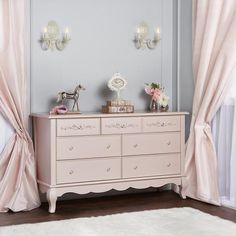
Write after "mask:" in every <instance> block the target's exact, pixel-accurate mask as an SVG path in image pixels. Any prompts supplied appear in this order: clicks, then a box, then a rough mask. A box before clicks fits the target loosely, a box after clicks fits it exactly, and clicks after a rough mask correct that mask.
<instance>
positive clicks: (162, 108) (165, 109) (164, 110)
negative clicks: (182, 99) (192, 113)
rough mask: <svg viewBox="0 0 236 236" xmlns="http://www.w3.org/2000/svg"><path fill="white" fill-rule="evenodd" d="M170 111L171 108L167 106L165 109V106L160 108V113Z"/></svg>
mask: <svg viewBox="0 0 236 236" xmlns="http://www.w3.org/2000/svg"><path fill="white" fill-rule="evenodd" d="M168 109H169V106H168V105H167V106H165V107H163V106H160V112H167V111H168Z"/></svg>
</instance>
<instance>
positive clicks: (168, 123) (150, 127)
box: [143, 116, 181, 132]
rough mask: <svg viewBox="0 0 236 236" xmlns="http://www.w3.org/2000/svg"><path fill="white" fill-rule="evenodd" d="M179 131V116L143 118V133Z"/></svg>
mask: <svg viewBox="0 0 236 236" xmlns="http://www.w3.org/2000/svg"><path fill="white" fill-rule="evenodd" d="M180 129H181V127H180V116H150V117H143V132H168V131H180Z"/></svg>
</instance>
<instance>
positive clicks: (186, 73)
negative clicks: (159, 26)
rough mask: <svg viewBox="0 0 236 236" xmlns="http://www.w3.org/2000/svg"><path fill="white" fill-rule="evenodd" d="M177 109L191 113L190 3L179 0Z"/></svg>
mask: <svg viewBox="0 0 236 236" xmlns="http://www.w3.org/2000/svg"><path fill="white" fill-rule="evenodd" d="M179 4H180V5H179V20H180V24H179V35H180V38H179V39H180V40H179V57H178V58H179V107H180V110H181V111H188V112H192V100H193V74H192V1H191V0H179ZM190 121H191V115H189V116H187V118H186V138H187V137H188V133H189V126H190Z"/></svg>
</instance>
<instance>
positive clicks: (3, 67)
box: [0, 0, 40, 212]
mask: <svg viewBox="0 0 236 236" xmlns="http://www.w3.org/2000/svg"><path fill="white" fill-rule="evenodd" d="M25 14H26V3H25V0H1V1H0V24H1V26H0V112H1V113H2V115H3V116H4V117H5V118H6V119H7V120H8V121H9V123H10V124H11V125H12V127H13V128H14V135H13V136H12V137H11V138H10V141H9V142H8V143H7V145H6V147H5V149H4V150H3V152H2V153H1V155H0V212H6V211H8V210H9V209H11V210H12V211H22V210H31V209H33V208H36V207H38V206H39V205H40V200H39V195H38V189H37V183H36V171H35V170H36V169H35V160H34V151H33V145H32V141H31V139H30V137H29V135H28V133H27V130H26V123H27V120H28V117H24V115H26V114H27V112H26V53H25V48H26V47H25V40H26V39H25V35H26V31H25V25H26V22H25Z"/></svg>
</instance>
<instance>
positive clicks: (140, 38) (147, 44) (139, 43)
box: [134, 22, 161, 49]
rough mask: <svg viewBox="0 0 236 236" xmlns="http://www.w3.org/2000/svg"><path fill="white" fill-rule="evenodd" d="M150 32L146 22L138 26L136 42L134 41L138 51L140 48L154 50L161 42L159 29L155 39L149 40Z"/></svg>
mask: <svg viewBox="0 0 236 236" xmlns="http://www.w3.org/2000/svg"><path fill="white" fill-rule="evenodd" d="M148 31H149V27H148V25H147V23H146V22H141V23H140V24H139V25H138V26H137V29H136V35H135V40H134V42H135V46H136V48H137V49H140V48H142V49H144V48H149V49H154V48H155V47H156V45H157V43H158V42H159V41H160V40H161V37H160V28H159V27H158V28H157V29H156V31H155V32H154V37H153V39H148V38H147V36H148Z"/></svg>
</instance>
